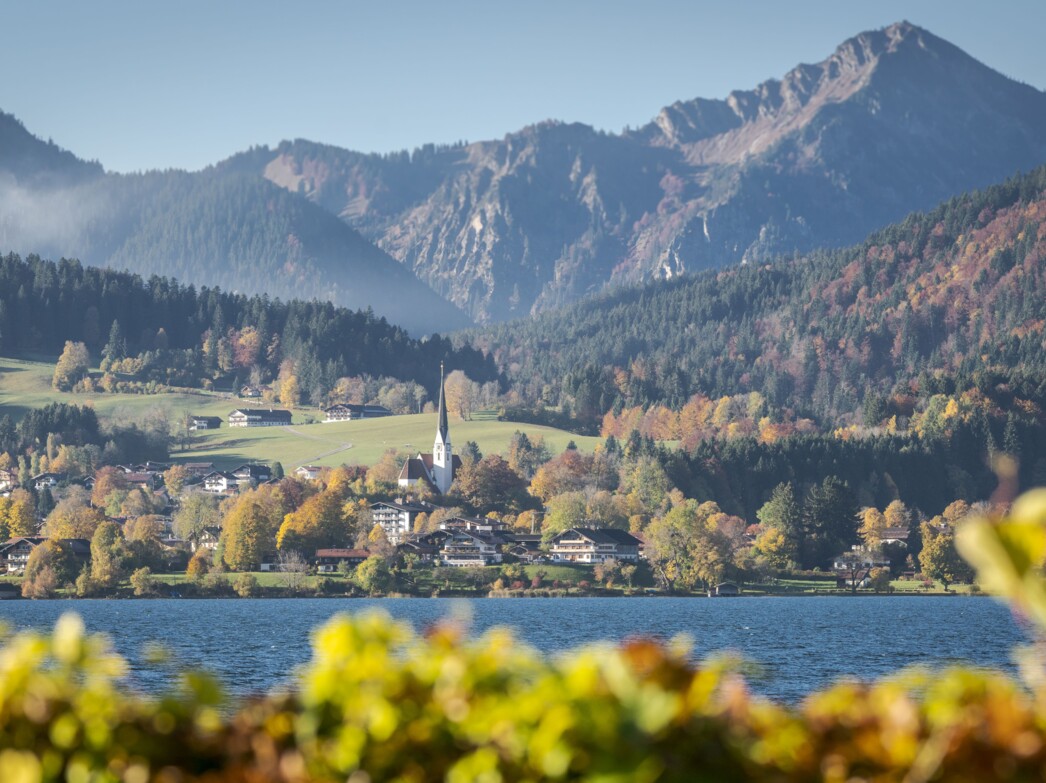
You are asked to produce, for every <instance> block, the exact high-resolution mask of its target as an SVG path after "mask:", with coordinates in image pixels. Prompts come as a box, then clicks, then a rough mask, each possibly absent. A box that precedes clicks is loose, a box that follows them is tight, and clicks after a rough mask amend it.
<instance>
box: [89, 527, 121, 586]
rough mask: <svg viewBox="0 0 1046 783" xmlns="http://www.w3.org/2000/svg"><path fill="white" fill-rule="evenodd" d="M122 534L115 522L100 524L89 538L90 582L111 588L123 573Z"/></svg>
mask: <svg viewBox="0 0 1046 783" xmlns="http://www.w3.org/2000/svg"><path fill="white" fill-rule="evenodd" d="M123 541H124V539H123V532H122V531H121V530H120V526H119V525H117V524H116V523H115V522H110V521H108V520H106V521H104V522H102V523H100V524H99V525H98V527H97V528H96V529H95V531H94V535H93V536H91V581H92V582H94V583H95V584H97V585H99V586H101V587H112V586H113V585H115V584H116V583H117V582H118V581H119V580H120V576H121V574H122V571H123V559H124V547H123Z"/></svg>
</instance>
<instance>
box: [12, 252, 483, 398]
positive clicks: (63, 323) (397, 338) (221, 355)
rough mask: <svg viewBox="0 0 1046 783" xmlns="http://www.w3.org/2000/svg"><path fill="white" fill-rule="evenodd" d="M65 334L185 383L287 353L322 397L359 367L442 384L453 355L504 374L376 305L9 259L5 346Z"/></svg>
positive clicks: (454, 364)
mask: <svg viewBox="0 0 1046 783" xmlns="http://www.w3.org/2000/svg"><path fill="white" fill-rule="evenodd" d="M66 341H73V342H82V343H84V344H85V346H86V348H87V349H88V350H89V351H90V352H91V353H92V354H93V356H94V358H95V360H98V359H99V358H100V357H101V355H103V354H104V355H105V356H106V358H108V359H109V360H110V362H120V361H122V360H125V359H126V358H127V357H136V359H135V360H134V361H133V362H131V364H132V365H133V367H134V370H135V372H136V374H138V375H140V376H141V377H145V378H149V379H152V380H155V381H157V382H160V383H169V384H176V385H195V384H196V383H197V382H199V381H200V380H201V379H208V380H218V379H222V381H221V382H222V383H224V384H231V383H232V382H233V381H234V379H237V378H238V379H239V381H240V382H243V383H246V382H248V381H249V380H251V379H252V378H254V379H255V380H258V379H261V380H265V379H269V378H274V377H276V375H277V374H278V373H279V372H280V371H281V369H284V370H285V371H286V363H287V362H288V360H289V361H290V362H291V365H292V367H293V372H294V375H295V376H296V379H297V383H298V385H299V386H300V388H301V390H302V396H303V397H304V398H306V399H314V400H315V401H316V402H317V403H319V402H321V401H323V399H324V397H325V395H326V394H327V393H328V392H329V391H330V390H331V389H332V388H333V387H334V385H335V384H336V382H337V380H338V379H339V378H340V377H343V376H347V375H350V374H351V375H353V376H359V375H365V374H369V375H373V376H375V377H379V376H388V377H393V378H399V379H401V380H405V381H406V380H412V381H415V382H417V383H418V384H420V385H422V386H424V387H425V388H426V389H428V390H429V393H430V394H434V393H435V392H436V390H437V387H438V383H439V364H440V361H443V360H446V362H447V366H448V367H449V368H453V369H460V370H464V371H465V372H467V373H468V375H469V376H470V377H471V378H473V379H474V380H478V381H490V380H494V379H496V378H497V371H496V370H495V368H494V366H493V361H492V360H490V359H487V358H485V357H483V356H482V355H481V354H480V353H479V352H477V351H475V350H473V349H471V348H468V347H465V348H460V349H454V348H452V346H451V344H450V341H449V340H447V339H445V338H440V337H438V336H436V337H433V338H431V339H428V340H417V339H413V338H411V337H410V336H409V335H408V334H407V332H405V331H404V330H403V329H401V328H399V327H397V326H393V325H390V324H389V323H388V322H387V321H385V319H384V318H380V317H378V316H376V315H374V314H373V313H371V312H369V311H352V310H348V309H346V308H342V307H335V306H334V305H333V304H331V303H330V302H320V301H311V302H301V301H296V300H295V301H290V302H281V301H279V300H272V299H269V298H268V297H267V296H266V297H259V296H254V297H250V298H248V297H247V296H245V295H239V294H230V293H226V292H222V291H220V290H219V289H216V288H206V287H201V288H199V289H197V288H196V287H194V286H186V285H181V284H179V283H177V282H176V281H173V280H170V279H167V278H162V277H157V276H153V277H150V278H149V279H147V280H145V279H143V278H141V277H139V276H137V275H132V274H130V273H127V272H114V271H111V270H106V269H97V268H92V267H84V266H83V265H81V264H80V262H78V261H73V260H65V259H63V260H62V261H61V262H59V263H54V262H51V261H44V260H41V259H40V258H38V257H36V256H30V257H29V258H27V259H25V260H23V259H21V258H19V257H18V256H16V255H8V256H7V257H5V258H2V259H0V354H3V355H16V354H23V353H30V352H31V353H45V354H52V355H57V354H58V353H60V352H61V351H62V350H63V346H64V344H65V342H66Z"/></svg>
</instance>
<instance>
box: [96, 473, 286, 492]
mask: <svg viewBox="0 0 1046 783" xmlns="http://www.w3.org/2000/svg"><path fill="white" fill-rule="evenodd" d="M189 476H190V474H189V469H188V468H186V467H185V466H184V465H171V467H169V468H168V469H167V470H165V471H164V472H163V484H164V486H165V487H167V492H168V493H169V494H170V496H171V497H172V498H176V497H178V496H179V495H180V494H182V489H184V487H185V482H186V481H188V480H189ZM280 478H282V476H281V477H280ZM96 486H97V485H96Z"/></svg>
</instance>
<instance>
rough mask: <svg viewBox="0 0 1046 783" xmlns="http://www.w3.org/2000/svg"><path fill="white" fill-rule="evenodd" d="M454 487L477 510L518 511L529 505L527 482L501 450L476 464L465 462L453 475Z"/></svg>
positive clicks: (453, 489)
mask: <svg viewBox="0 0 1046 783" xmlns="http://www.w3.org/2000/svg"><path fill="white" fill-rule="evenodd" d="M452 491H453V492H455V493H457V494H459V495H461V497H463V498H464V499H465V500H466V501H467V502H468V504H469V505H470V506H472V507H473V509H475V510H476V511H477V512H478V513H480V514H483V513H486V512H487V511H493V510H498V511H505V512H508V513H519V512H520V511H522V510H523V509H525V508H528V507H530V505H531V501H532V498H530V496H529V495H528V494H527V485H526V482H525V481H524V480H523V477H522V476H520V475H519V474H518V473H516V471H514V470H513V469H512V468H510V467H509V464H508V463H507V462H506V461H505V460H504V459H503V458H502V457H501V456H500V455H499V454H488V455H487V456H485V457H484V458H483V459H481V460H480V461H479V462H477V463H475V464H473V465H468V466H466V465H464V464H463V465H462V467H461V470H460V471H459V472H458V473H457V474H456V475H455V476H454V484H453V488H452Z"/></svg>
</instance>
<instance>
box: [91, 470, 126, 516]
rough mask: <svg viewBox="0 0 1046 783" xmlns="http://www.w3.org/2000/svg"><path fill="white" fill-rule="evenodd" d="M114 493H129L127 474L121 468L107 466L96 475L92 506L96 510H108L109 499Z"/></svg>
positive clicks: (92, 491) (92, 492)
mask: <svg viewBox="0 0 1046 783" xmlns="http://www.w3.org/2000/svg"><path fill="white" fill-rule="evenodd" d="M114 492H123V493H126V492H127V474H126V473H124V472H123V471H122V470H120V468H117V467H114V466H112V465H106V466H105V467H104V468H101V469H100V470H99V471H98V472H97V473H95V474H94V487H93V488H92V489H91V505H92V506H94V507H95V508H106V507H107V505H108V501H109V497H110V496H111V495H112V494H113V493H114Z"/></svg>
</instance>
